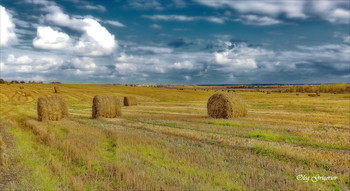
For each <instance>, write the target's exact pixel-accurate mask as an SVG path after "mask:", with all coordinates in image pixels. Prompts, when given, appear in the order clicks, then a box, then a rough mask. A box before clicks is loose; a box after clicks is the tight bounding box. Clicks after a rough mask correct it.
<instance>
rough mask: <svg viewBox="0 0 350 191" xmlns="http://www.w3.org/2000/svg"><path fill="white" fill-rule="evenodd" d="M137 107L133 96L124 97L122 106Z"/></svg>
mask: <svg viewBox="0 0 350 191" xmlns="http://www.w3.org/2000/svg"><path fill="white" fill-rule="evenodd" d="M132 105H137V100H136V97H135V96H125V97H124V106H132Z"/></svg>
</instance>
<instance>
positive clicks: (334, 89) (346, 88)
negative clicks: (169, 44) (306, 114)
mask: <svg viewBox="0 0 350 191" xmlns="http://www.w3.org/2000/svg"><path fill="white" fill-rule="evenodd" d="M24 83H29V84H31V83H39V84H43V83H44V82H43V81H38V82H36V81H28V82H25V81H23V80H21V81H17V80H12V81H9V82H7V81H5V80H4V79H0V84H24ZM50 83H51V84H61V82H50ZM115 85H121V84H115ZM125 85H126V86H128V85H127V84H125ZM130 86H136V85H130ZM159 86H162V85H159ZM281 86H285V85H281ZM155 87H157V86H155ZM275 87H276V85H275ZM227 88H233V89H234V88H238V89H240V88H248V89H249V88H257V87H256V86H252V85H236V86H229V87H227ZM284 92H299V93H346V92H350V84H346V83H340V84H320V85H308V84H305V85H288V88H287V89H285V90H284Z"/></svg>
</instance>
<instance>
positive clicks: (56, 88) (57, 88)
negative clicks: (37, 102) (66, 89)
mask: <svg viewBox="0 0 350 191" xmlns="http://www.w3.org/2000/svg"><path fill="white" fill-rule="evenodd" d="M53 89H54V91H55V93H60V92H61V90H60V88H59V87H57V86H55V87H53Z"/></svg>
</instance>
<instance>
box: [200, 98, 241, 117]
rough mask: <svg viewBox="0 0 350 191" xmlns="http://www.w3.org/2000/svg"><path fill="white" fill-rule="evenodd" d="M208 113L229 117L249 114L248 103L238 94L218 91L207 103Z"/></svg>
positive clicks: (212, 115) (211, 115) (213, 115)
mask: <svg viewBox="0 0 350 191" xmlns="http://www.w3.org/2000/svg"><path fill="white" fill-rule="evenodd" d="M207 110H208V115H209V116H210V117H213V118H223V119H228V118H232V117H244V116H246V115H247V105H246V104H245V102H244V100H243V98H241V97H240V96H239V95H237V94H226V93H216V94H214V95H212V96H211V97H210V98H209V100H208V103H207Z"/></svg>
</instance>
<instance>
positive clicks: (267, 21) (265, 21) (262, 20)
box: [238, 15, 282, 26]
mask: <svg viewBox="0 0 350 191" xmlns="http://www.w3.org/2000/svg"><path fill="white" fill-rule="evenodd" d="M238 21H242V22H243V23H245V24H248V25H258V26H267V25H276V24H280V23H282V22H281V21H279V20H277V19H274V18H271V17H267V16H260V17H259V16H256V15H243V16H241V18H240V19H238Z"/></svg>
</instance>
